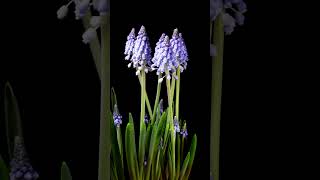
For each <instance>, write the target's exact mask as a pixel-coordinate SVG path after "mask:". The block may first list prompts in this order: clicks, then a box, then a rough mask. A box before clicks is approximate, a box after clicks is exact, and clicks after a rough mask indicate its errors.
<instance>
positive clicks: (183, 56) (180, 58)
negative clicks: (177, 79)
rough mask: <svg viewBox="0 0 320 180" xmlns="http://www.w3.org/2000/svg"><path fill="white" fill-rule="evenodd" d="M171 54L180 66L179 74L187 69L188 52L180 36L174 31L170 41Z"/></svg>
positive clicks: (176, 30)
mask: <svg viewBox="0 0 320 180" xmlns="http://www.w3.org/2000/svg"><path fill="white" fill-rule="evenodd" d="M170 44H171V47H172V52H173V54H174V55H175V58H176V61H177V63H178V64H179V65H180V68H181V72H182V71H183V70H184V69H186V68H187V61H188V52H187V48H186V45H185V43H184V40H183V38H182V34H181V33H180V34H179V32H178V29H175V30H174V31H173V34H172V38H171V39H170Z"/></svg>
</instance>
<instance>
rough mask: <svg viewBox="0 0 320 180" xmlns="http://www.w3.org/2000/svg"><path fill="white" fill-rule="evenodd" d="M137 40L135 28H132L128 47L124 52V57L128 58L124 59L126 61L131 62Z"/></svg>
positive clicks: (127, 43)
mask: <svg viewBox="0 0 320 180" xmlns="http://www.w3.org/2000/svg"><path fill="white" fill-rule="evenodd" d="M135 38H136V37H135V30H134V28H132V30H131V32H130V34H129V35H128V37H127V42H126V47H125V50H124V55H126V57H125V58H124V59H125V60H129V59H130V58H131V56H132V53H133V47H134V41H135Z"/></svg>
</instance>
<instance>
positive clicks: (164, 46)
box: [151, 36, 179, 79]
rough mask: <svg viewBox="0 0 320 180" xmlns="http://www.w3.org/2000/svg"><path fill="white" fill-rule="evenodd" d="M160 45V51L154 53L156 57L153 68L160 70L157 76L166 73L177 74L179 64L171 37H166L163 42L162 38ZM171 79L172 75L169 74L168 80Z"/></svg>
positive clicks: (153, 60)
mask: <svg viewBox="0 0 320 180" xmlns="http://www.w3.org/2000/svg"><path fill="white" fill-rule="evenodd" d="M159 44H160V45H159V47H158V49H157V50H156V52H155V53H154V57H153V59H152V62H153V64H152V65H151V68H152V69H156V68H157V69H158V70H157V75H160V74H162V73H164V72H166V71H169V72H171V73H173V72H175V71H176V68H177V67H178V65H179V62H178V61H177V60H176V58H175V57H174V54H173V51H172V47H171V45H170V40H169V37H168V36H165V38H164V40H163V41H162V38H160V39H159ZM170 78H171V77H170V74H168V76H167V79H170Z"/></svg>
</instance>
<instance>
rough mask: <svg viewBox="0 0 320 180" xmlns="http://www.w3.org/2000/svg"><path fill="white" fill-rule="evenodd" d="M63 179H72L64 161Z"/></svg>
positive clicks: (62, 166) (62, 167) (62, 168)
mask: <svg viewBox="0 0 320 180" xmlns="http://www.w3.org/2000/svg"><path fill="white" fill-rule="evenodd" d="M61 180H72V176H71V173H70V170H69V167H68V165H67V163H66V162H63V163H62V165H61Z"/></svg>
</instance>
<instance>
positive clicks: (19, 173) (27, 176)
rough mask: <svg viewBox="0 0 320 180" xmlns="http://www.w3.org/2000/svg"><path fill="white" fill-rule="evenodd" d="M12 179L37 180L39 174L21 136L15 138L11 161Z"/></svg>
mask: <svg viewBox="0 0 320 180" xmlns="http://www.w3.org/2000/svg"><path fill="white" fill-rule="evenodd" d="M10 166H11V172H10V180H36V179H38V178H39V174H38V173H37V172H36V171H35V170H34V169H33V168H32V166H31V164H30V162H29V159H28V157H27V153H26V150H25V148H24V143H23V140H22V138H21V137H18V136H16V137H15V139H14V152H13V159H12V160H11V162H10Z"/></svg>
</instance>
